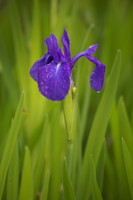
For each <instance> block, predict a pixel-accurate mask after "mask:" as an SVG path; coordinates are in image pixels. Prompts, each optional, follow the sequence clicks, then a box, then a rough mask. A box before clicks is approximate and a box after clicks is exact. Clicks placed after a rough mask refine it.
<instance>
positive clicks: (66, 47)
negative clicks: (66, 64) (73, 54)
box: [61, 29, 70, 60]
mask: <svg viewBox="0 0 133 200" xmlns="http://www.w3.org/2000/svg"><path fill="white" fill-rule="evenodd" d="M61 40H62V44H63V49H64V55H65V57H66V58H67V60H69V59H70V40H69V37H68V34H67V32H66V30H65V29H64V33H63V36H62V38H61Z"/></svg>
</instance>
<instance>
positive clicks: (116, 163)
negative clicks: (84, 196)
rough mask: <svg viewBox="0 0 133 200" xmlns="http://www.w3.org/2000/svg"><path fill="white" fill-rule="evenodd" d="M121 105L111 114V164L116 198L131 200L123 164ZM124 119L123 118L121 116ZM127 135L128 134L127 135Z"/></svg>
mask: <svg viewBox="0 0 133 200" xmlns="http://www.w3.org/2000/svg"><path fill="white" fill-rule="evenodd" d="M119 104H120V101H119V103H118V106H117V105H115V104H114V106H113V109H112V114H111V120H110V124H111V138H112V142H113V145H112V150H113V155H114V157H113V158H112V156H111V158H110V159H111V162H113V168H114V174H115V176H114V177H115V178H116V181H115V185H116V186H117V189H118V190H117V192H116V194H115V196H116V198H120V199H125V198H127V199H130V191H129V189H128V183H127V178H126V173H125V168H124V162H123V153H122V148H121V137H123V131H120V128H121V127H120V126H123V125H122V124H120V123H119V109H118V108H119ZM121 117H123V116H121ZM126 134H127V133H126Z"/></svg>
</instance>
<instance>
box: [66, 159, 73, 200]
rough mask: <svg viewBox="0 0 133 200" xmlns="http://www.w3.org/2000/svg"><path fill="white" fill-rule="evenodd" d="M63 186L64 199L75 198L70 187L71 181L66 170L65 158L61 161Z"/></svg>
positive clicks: (71, 199)
mask: <svg viewBox="0 0 133 200" xmlns="http://www.w3.org/2000/svg"><path fill="white" fill-rule="evenodd" d="M63 186H64V197H65V199H66V200H68V199H69V200H75V195H74V192H73V188H72V183H71V180H70V175H69V172H68V168H67V164H66V159H65V158H64V162H63Z"/></svg>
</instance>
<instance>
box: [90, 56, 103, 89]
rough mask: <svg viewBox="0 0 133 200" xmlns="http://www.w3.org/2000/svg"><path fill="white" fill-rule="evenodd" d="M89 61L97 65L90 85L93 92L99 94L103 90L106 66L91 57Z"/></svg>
mask: <svg viewBox="0 0 133 200" xmlns="http://www.w3.org/2000/svg"><path fill="white" fill-rule="evenodd" d="M88 59H89V60H90V61H91V62H93V63H94V64H95V65H96V67H95V69H94V70H93V72H92V74H91V76H90V85H91V88H92V89H93V90H96V91H97V92H99V91H100V90H101V89H102V88H103V83H104V74H105V65H103V64H102V63H101V62H99V61H98V60H97V59H96V58H94V57H91V56H89V57H88Z"/></svg>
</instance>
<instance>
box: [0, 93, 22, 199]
mask: <svg viewBox="0 0 133 200" xmlns="http://www.w3.org/2000/svg"><path fill="white" fill-rule="evenodd" d="M23 102H24V94H22V96H21V99H20V102H19V104H18V107H17V110H16V113H15V117H14V119H13V120H12V124H11V128H10V130H9V134H8V136H7V139H6V145H5V148H4V152H3V156H2V159H1V163H0V199H1V198H2V193H3V189H4V184H5V179H6V175H7V170H8V167H9V163H10V160H11V156H12V153H13V149H14V145H15V142H16V139H17V134H18V130H19V127H20V124H21V121H22V110H23Z"/></svg>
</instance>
